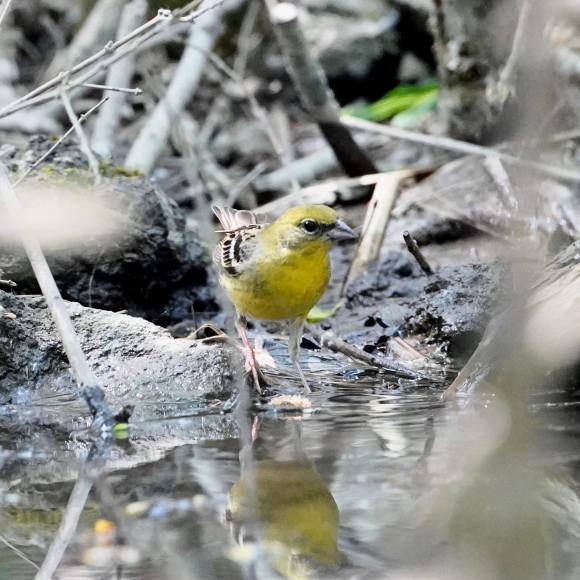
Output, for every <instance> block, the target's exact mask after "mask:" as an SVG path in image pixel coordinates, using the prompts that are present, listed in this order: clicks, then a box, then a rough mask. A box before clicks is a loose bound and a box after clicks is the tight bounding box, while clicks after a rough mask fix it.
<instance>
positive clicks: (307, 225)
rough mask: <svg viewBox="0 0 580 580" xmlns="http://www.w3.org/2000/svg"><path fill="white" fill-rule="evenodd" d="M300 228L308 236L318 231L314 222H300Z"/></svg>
mask: <svg viewBox="0 0 580 580" xmlns="http://www.w3.org/2000/svg"><path fill="white" fill-rule="evenodd" d="M300 227H301V228H302V229H303V230H304V231H305V232H307V233H309V234H313V233H314V232H316V231H318V224H317V223H316V222H315V221H314V220H302V221H301V222H300Z"/></svg>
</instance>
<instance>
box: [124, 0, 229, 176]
mask: <svg viewBox="0 0 580 580" xmlns="http://www.w3.org/2000/svg"><path fill="white" fill-rule="evenodd" d="M206 6H207V7H208V9H210V8H211V9H212V10H211V11H210V12H208V13H207V14H205V17H204V18H203V19H202V20H201V21H200V22H199V23H197V26H194V27H192V28H191V30H190V33H189V36H188V39H187V44H186V46H185V50H184V51H183V55H182V56H181V60H180V61H179V64H178V65H177V68H176V69H175V73H174V75H173V78H172V79H171V82H170V83H169V86H168V87H167V91H166V93H165V95H164V96H163V98H162V99H161V101H159V103H158V104H157V106H156V107H155V110H154V111H153V114H152V115H151V117H149V119H148V120H147V123H146V124H145V126H144V127H143V128H142V129H141V131H140V133H139V135H138V136H137V139H136V140H135V142H134V143H133V146H132V147H131V149H130V151H129V153H128V155H127V158H126V159H125V165H126V166H127V167H129V168H132V169H137V170H139V171H141V172H142V173H144V174H148V173H150V171H151V170H152V169H153V166H154V164H155V162H156V161H157V159H158V157H159V156H160V155H161V152H162V150H163V148H164V147H165V145H166V142H167V137H168V135H169V131H170V129H171V124H172V122H176V121H177V118H178V117H179V114H180V112H181V111H182V110H183V108H184V107H185V105H186V103H187V101H188V100H189V99H190V98H191V96H192V95H193V93H194V92H195V90H196V89H197V86H198V83H199V80H200V78H201V75H202V72H203V69H204V66H205V63H206V56H205V55H206V54H207V53H208V52H209V51H210V49H211V48H212V47H213V44H214V42H215V40H216V38H217V36H218V33H219V30H220V26H219V25H220V22H221V18H222V16H223V14H224V13H225V8H224V7H223V6H222V3H221V2H218V3H210V2H209V1H208V0H206V1H205V2H204V3H203V8H204V9H205V8H206ZM232 6H235V3H233V4H232V3H230V5H229V6H228V8H227V9H228V10H229V9H231V7H232ZM203 13H204V11H203V10H200V11H199V12H198V13H197V14H198V15H199V14H203Z"/></svg>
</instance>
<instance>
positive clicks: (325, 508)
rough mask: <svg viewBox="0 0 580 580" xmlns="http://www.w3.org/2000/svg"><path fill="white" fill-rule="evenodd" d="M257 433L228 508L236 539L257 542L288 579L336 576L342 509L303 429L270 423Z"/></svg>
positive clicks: (243, 458)
mask: <svg viewBox="0 0 580 580" xmlns="http://www.w3.org/2000/svg"><path fill="white" fill-rule="evenodd" d="M253 432H254V440H253V442H252V444H251V445H249V446H247V447H246V448H245V449H242V452H241V453H240V459H241V464H242V476H241V479H240V480H239V481H238V482H237V483H236V484H235V485H234V486H233V487H232V489H231V490H230V493H229V498H228V505H227V509H226V518H227V519H228V520H229V521H230V522H231V525H232V531H233V533H234V534H235V536H236V540H237V541H239V542H248V541H257V542H258V545H259V546H260V547H261V548H262V549H263V550H264V552H265V554H266V556H267V559H268V561H269V564H270V565H272V566H273V567H274V568H275V569H276V570H277V571H278V572H279V573H280V574H282V575H283V576H284V577H285V578H292V579H306V578H318V577H321V576H327V577H331V576H332V574H333V573H334V572H336V571H337V570H338V569H339V568H340V566H341V564H342V562H343V556H342V554H341V553H340V552H339V550H338V548H337V534H338V522H339V514H338V508H337V505H336V502H335V501H334V498H333V497H332V494H331V493H330V490H329V489H328V486H327V485H326V483H325V481H324V480H323V479H322V477H321V476H320V474H319V473H318V472H317V471H316V469H315V467H314V465H313V464H312V463H311V462H310V461H309V459H308V457H307V456H306V454H305V453H304V450H303V448H302V439H301V433H300V425H299V424H298V422H297V421H294V420H271V419H266V420H262V421H261V422H260V424H259V427H258V428H257V429H256V425H255V426H254V429H253Z"/></svg>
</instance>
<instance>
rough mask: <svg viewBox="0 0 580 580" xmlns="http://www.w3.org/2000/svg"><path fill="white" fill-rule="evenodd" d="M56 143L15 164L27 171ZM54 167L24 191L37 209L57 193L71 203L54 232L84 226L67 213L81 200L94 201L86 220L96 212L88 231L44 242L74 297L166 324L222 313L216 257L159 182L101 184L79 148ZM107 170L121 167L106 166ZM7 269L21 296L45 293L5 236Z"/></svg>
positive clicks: (60, 211) (3, 264)
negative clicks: (217, 292)
mask: <svg viewBox="0 0 580 580" xmlns="http://www.w3.org/2000/svg"><path fill="white" fill-rule="evenodd" d="M50 145H51V143H50V142H47V141H46V140H44V139H42V138H35V139H34V140H32V141H31V147H32V148H31V149H30V150H28V151H26V152H23V153H22V154H21V155H20V157H17V158H15V159H14V160H13V161H12V166H13V167H14V166H16V167H19V168H25V167H26V166H27V165H28V164H29V163H31V162H33V161H35V160H36V159H38V157H40V155H42V153H43V152H44V151H45V150H46V149H47V148H48V146H50ZM48 162H49V163H50V165H48V166H45V167H44V169H42V170H41V173H40V176H39V177H38V178H36V179H35V180H34V181H32V184H31V185H30V186H29V187H28V188H27V189H25V190H24V191H23V194H24V195H23V198H24V200H25V201H28V207H29V208H30V209H31V210H32V211H34V208H35V205H37V204H38V202H40V201H45V200H46V198H47V197H48V196H49V195H50V196H52V197H53V198H54V202H55V203H58V204H62V205H63V207H62V208H60V206H59V205H57V206H56V208H57V209H56V210H55V211H54V215H53V214H48V215H47V217H46V220H54V221H55V223H54V224H52V228H51V227H50V226H51V223H49V224H48V227H47V229H48V230H50V231H51V234H52V233H54V232H53V230H57V231H58V230H60V231H62V232H63V233H67V232H69V231H70V230H71V229H74V227H75V226H76V225H77V224H75V223H70V222H71V221H72V222H74V221H75V220H76V219H77V217H76V216H75V215H74V214H72V215H71V217H70V219H69V221H67V218H66V215H64V214H65V213H66V208H68V207H70V204H71V203H72V204H73V205H75V204H76V205H75V207H78V204H79V203H80V202H83V203H84V202H86V203H87V204H88V206H87V207H88V210H85V211H84V212H82V211H80V212H79V213H82V214H83V215H80V216H78V217H79V219H87V214H90V213H94V214H95V215H94V222H92V223H91V222H89V223H88V228H87V229H88V230H89V231H88V232H87V233H86V234H84V235H82V234H83V232H80V234H79V235H78V236H77V237H76V238H74V237H72V238H70V237H69V238H66V240H68V241H63V240H57V241H56V242H54V240H52V239H51V240H52V242H51V243H49V242H47V243H46V244H43V245H45V252H46V254H47V260H48V263H49V265H50V267H51V270H52V272H53V275H54V277H55V279H56V281H57V284H58V286H59V288H60V290H61V292H62V294H63V296H64V297H65V298H66V299H68V300H71V301H76V302H80V303H81V304H84V305H88V306H93V307H98V308H103V309H107V310H117V311H118V310H125V311H127V312H129V313H130V314H133V315H135V316H142V317H144V318H146V319H148V320H151V321H155V322H156V323H159V324H163V325H167V324H174V323H177V322H180V321H181V320H183V319H185V318H191V312H192V311H195V312H215V311H217V310H219V308H218V307H217V305H216V302H215V300H214V296H213V285H214V279H213V274H212V270H211V266H210V264H209V258H208V254H209V252H208V251H207V249H206V248H205V247H204V246H203V244H202V243H201V242H200V240H199V238H198V237H197V235H196V234H194V233H193V232H189V231H187V230H186V229H185V219H184V217H183V215H182V214H181V211H180V210H179V209H178V208H177V206H176V205H175V203H174V202H172V201H171V200H169V199H168V198H167V197H166V195H165V194H164V193H163V192H162V191H160V190H159V189H157V188H156V187H155V186H154V185H153V183H152V182H151V181H149V180H147V179H145V178H141V177H127V176H117V177H109V178H103V183H101V184H100V185H98V186H94V185H92V182H91V175H90V174H89V173H88V172H87V171H86V162H85V160H84V157H83V156H82V154H81V153H80V151H79V150H78V148H76V147H74V146H68V147H65V146H63V145H61V147H60V148H59V149H58V150H57V152H56V153H54V154H53V155H52V156H51V157H50V158H49V160H48ZM120 171H121V170H119V172H120ZM107 172H108V173H109V174H112V173H115V172H116V169H115V168H111V167H106V168H105V173H107ZM81 207H82V206H81ZM63 215H64V217H63ZM99 220H100V222H99ZM1 221H2V216H1V214H0V222H1ZM99 228H101V229H100V230H99ZM65 237H66V236H65ZM0 269H2V270H3V271H4V276H5V277H6V278H9V279H11V280H13V281H14V282H16V283H17V284H18V287H17V291H18V292H19V293H23V294H30V293H38V292H39V289H38V285H37V283H36V280H35V278H34V275H33V273H32V269H31V268H30V266H29V264H28V260H27V258H26V256H25V254H24V252H23V250H22V249H21V248H20V247H19V245H18V243H17V242H15V241H14V239H12V240H10V239H9V240H8V241H7V242H5V243H4V244H2V242H1V236H0Z"/></svg>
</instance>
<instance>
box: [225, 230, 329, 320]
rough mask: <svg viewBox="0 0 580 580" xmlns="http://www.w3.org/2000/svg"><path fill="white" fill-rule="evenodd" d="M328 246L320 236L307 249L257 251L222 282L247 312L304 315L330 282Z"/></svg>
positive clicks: (266, 316) (254, 315) (253, 314)
mask: <svg viewBox="0 0 580 580" xmlns="http://www.w3.org/2000/svg"><path fill="white" fill-rule="evenodd" d="M329 246H330V244H329V243H328V242H326V241H324V240H317V241H314V242H312V243H310V244H309V245H308V248H307V249H305V250H304V251H302V250H284V249H278V251H276V252H275V253H267V252H263V253H261V252H258V255H257V256H256V258H255V260H252V264H251V266H249V267H248V268H247V269H245V270H244V271H243V272H242V273H241V274H240V275H239V276H236V277H231V276H228V275H225V274H224V275H222V277H221V279H220V283H221V284H222V286H223V287H224V289H225V290H226V292H227V293H228V295H229V297H230V299H231V300H232V302H233V303H234V305H235V306H236V308H237V309H238V311H239V312H240V313H241V314H243V315H244V316H249V317H251V318H257V319H260V320H287V319H293V318H300V317H304V318H305V317H306V315H307V314H308V312H309V311H310V309H311V308H312V307H313V306H314V305H315V304H316V303H317V302H318V301H319V300H320V298H321V297H322V294H323V293H324V290H325V289H326V286H327V284H328V280H329V278H330V259H329V256H328V249H329Z"/></svg>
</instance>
